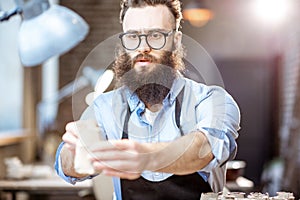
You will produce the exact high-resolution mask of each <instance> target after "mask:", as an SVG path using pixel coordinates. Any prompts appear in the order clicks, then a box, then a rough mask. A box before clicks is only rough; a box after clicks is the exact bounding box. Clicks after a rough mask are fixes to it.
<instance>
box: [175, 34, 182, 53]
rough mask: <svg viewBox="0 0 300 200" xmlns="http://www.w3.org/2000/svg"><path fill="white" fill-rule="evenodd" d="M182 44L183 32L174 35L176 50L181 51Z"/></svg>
mask: <svg viewBox="0 0 300 200" xmlns="http://www.w3.org/2000/svg"><path fill="white" fill-rule="evenodd" d="M181 42H182V32H181V31H176V32H175V34H174V44H175V48H176V49H179V48H180V47H181V46H182V43H181Z"/></svg>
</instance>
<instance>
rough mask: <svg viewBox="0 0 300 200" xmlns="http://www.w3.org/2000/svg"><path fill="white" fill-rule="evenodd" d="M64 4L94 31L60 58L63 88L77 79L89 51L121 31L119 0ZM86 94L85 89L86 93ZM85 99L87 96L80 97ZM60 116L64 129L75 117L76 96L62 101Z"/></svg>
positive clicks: (68, 1)
mask: <svg viewBox="0 0 300 200" xmlns="http://www.w3.org/2000/svg"><path fill="white" fill-rule="evenodd" d="M60 4H61V5H63V6H66V7H68V8H70V9H72V10H74V11H75V12H77V13H78V14H79V15H80V16H81V17H83V18H84V19H85V20H86V22H87V23H88V24H89V27H90V31H89V34H88V36H87V37H86V39H85V40H84V41H83V42H81V43H80V44H79V45H78V46H76V47H75V48H74V49H72V50H71V51H70V52H68V53H66V54H65V55H63V56H61V57H60V70H59V71H60V72H59V73H60V79H59V85H60V87H63V86H64V85H66V84H67V83H69V82H71V81H73V80H74V79H75V78H76V75H77V72H78V70H79V68H80V65H81V64H82V62H83V61H84V59H85V58H86V57H87V56H88V54H89V53H90V52H91V51H92V50H93V48H94V47H96V46H97V45H98V44H99V43H100V42H101V41H103V40H105V39H107V38H109V37H110V36H112V35H114V34H116V33H119V32H120V31H121V25H120V23H119V11H120V10H119V9H120V6H119V1H115V0H113V1H112V0H84V1H81V0H61V1H60ZM85 94H86V93H84V92H83V95H85ZM79 99H81V100H82V101H84V99H85V96H82V98H77V100H79ZM74 105H76V106H77V105H78V106H83V107H82V110H84V109H85V106H86V105H85V103H83V102H74ZM79 110H80V109H79ZM59 112H60V113H59V115H58V116H59V119H58V120H57V122H58V124H57V128H58V130H59V131H60V132H63V131H64V126H65V124H66V123H67V122H69V121H71V120H74V118H73V115H72V98H69V99H67V100H65V101H64V102H62V103H61V105H60V109H59Z"/></svg>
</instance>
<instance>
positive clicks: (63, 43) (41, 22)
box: [19, 5, 89, 67]
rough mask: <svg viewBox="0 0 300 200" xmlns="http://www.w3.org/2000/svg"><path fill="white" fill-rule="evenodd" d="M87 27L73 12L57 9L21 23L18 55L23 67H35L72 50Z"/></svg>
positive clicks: (82, 37)
mask: <svg viewBox="0 0 300 200" xmlns="http://www.w3.org/2000/svg"><path fill="white" fill-rule="evenodd" d="M88 30H89V27H88V24H87V23H86V22H85V21H84V20H83V19H82V18H81V17H80V16H79V15H77V14H76V13H75V12H73V11H71V10H69V9H67V8H65V7H62V6H59V5H52V6H50V8H48V9H47V10H45V11H44V12H42V13H41V14H39V15H38V16H35V17H30V18H28V19H26V18H25V19H24V21H22V23H21V26H20V31H19V55H20V59H21V62H22V64H23V65H24V66H28V67H30V66H35V65H39V64H41V63H43V62H44V61H46V60H47V59H49V58H50V57H52V56H55V55H61V54H63V53H65V52H67V51H68V50H70V49H71V48H73V47H75V46H76V45H77V44H78V43H79V42H81V41H82V40H83V39H84V38H85V37H86V35H87V33H88Z"/></svg>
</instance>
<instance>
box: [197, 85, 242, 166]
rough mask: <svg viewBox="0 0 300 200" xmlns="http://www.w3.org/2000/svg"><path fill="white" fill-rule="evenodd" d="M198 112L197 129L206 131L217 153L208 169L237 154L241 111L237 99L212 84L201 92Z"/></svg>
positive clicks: (214, 153)
mask: <svg viewBox="0 0 300 200" xmlns="http://www.w3.org/2000/svg"><path fill="white" fill-rule="evenodd" d="M196 115H197V130H199V131H201V132H203V133H204V134H205V135H206V137H207V139H208V141H209V143H210V146H211V150H212V153H213V155H214V159H213V160H212V161H211V162H210V163H209V164H208V165H207V166H206V167H205V168H204V169H202V170H203V171H207V172H209V171H210V170H211V169H212V168H214V167H217V166H220V165H222V164H224V163H225V162H226V161H227V160H230V159H233V158H234V157H235V155H236V149H237V144H236V141H235V140H236V138H237V137H238V132H237V131H238V130H239V129H240V126H239V124H240V111H239V108H238V106H237V104H236V102H235V101H234V100H233V98H232V97H231V96H230V95H229V94H228V93H227V92H226V91H225V90H224V89H223V88H221V87H217V86H209V87H206V88H205V89H204V91H203V92H202V95H201V98H200V100H199V104H198V105H197V106H196Z"/></svg>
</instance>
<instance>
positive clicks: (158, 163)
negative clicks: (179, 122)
mask: <svg viewBox="0 0 300 200" xmlns="http://www.w3.org/2000/svg"><path fill="white" fill-rule="evenodd" d="M149 149H151V150H153V151H155V152H156V153H154V154H151V156H153V157H152V158H151V163H150V164H149V166H150V168H152V169H151V170H153V171H157V172H166V173H173V174H178V175H183V174H190V173H193V172H195V171H198V170H200V169H202V168H203V167H205V166H206V165H207V164H208V163H209V162H210V161H211V160H212V159H213V154H212V152H211V147H210V144H209V142H208V140H207V138H206V136H205V135H204V134H203V133H201V132H193V133H190V134H187V135H185V136H183V137H181V138H179V139H177V140H175V141H173V142H170V143H157V144H150V146H149Z"/></svg>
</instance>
